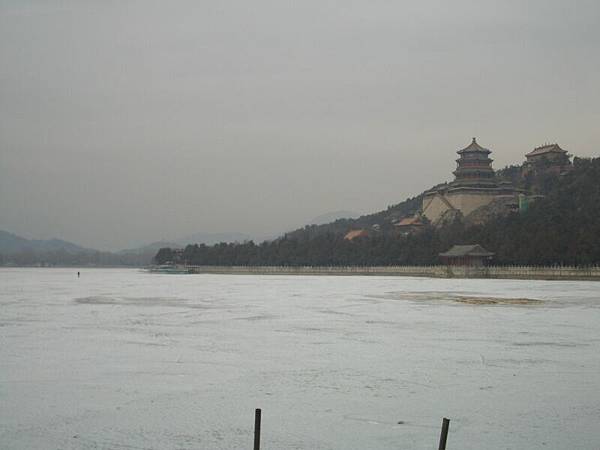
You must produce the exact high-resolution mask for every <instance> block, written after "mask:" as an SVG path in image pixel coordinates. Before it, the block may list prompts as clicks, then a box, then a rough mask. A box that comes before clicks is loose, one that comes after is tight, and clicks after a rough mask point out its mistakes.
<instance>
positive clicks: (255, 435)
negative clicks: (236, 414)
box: [254, 408, 261, 450]
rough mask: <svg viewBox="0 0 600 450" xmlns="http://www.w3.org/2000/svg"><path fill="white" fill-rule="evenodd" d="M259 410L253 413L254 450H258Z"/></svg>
mask: <svg viewBox="0 0 600 450" xmlns="http://www.w3.org/2000/svg"><path fill="white" fill-rule="evenodd" d="M260 412H261V411H260V408H256V411H255V412H254V450H260Z"/></svg>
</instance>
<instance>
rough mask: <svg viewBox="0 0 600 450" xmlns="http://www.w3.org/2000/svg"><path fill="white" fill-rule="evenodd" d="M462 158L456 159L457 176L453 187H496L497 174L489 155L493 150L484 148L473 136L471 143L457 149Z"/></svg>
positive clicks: (455, 173)
mask: <svg viewBox="0 0 600 450" xmlns="http://www.w3.org/2000/svg"><path fill="white" fill-rule="evenodd" d="M456 153H458V154H459V155H460V158H458V159H457V160H456V164H457V167H456V170H455V171H454V172H453V173H454V176H455V177H456V178H455V180H454V182H453V183H452V186H453V187H460V186H465V187H483V188H486V187H487V188H489V187H492V188H493V187H496V186H497V184H496V174H495V173H494V169H492V161H493V160H492V159H490V157H489V155H490V153H492V152H491V150H488V149H487V148H483V147H482V146H481V145H479V144H478V143H477V140H476V139H475V138H473V141H472V142H471V144H470V145H469V146H467V147H465V148H463V149H462V150H459V151H457V152H456Z"/></svg>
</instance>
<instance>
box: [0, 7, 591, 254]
mask: <svg viewBox="0 0 600 450" xmlns="http://www.w3.org/2000/svg"><path fill="white" fill-rule="evenodd" d="M598 23H600V4H599V3H598V2H595V1H577V2H574V3H570V2H564V1H527V2H517V1H509V2H506V1H503V2H471V1H457V2H452V3H451V4H450V3H448V2H442V1H424V2H423V1H421V2H384V1H375V2H354V1H349V2H343V3H337V2H327V1H325V2H323V1H320V2H316V1H313V0H307V1H305V2H302V3H297V2H285V1H278V2H274V1H273V2H267V1H258V2H251V3H237V4H234V3H231V4H229V3H227V4H226V3H224V2H214V3H213V2H191V1H189V2H169V3H168V4H167V3H163V2H154V1H143V2H142V1H130V2H85V1H83V2H81V1H79V2H45V1H16V0H15V1H10V0H4V1H0V98H1V99H2V101H1V102H0V207H1V211H2V214H1V215H0V229H2V230H6V231H9V232H13V233H16V234H18V235H22V236H24V237H28V238H36V239H46V238H52V237H56V238H61V239H65V240H68V241H72V242H76V243H78V244H80V245H83V246H86V247H92V248H98V249H107V250H115V249H122V248H131V247H134V246H137V245H141V244H145V243H149V242H153V241H159V240H161V239H165V240H169V239H173V238H177V237H181V236H186V235H191V234H194V233H197V232H207V233H217V232H240V233H247V234H249V235H253V236H265V237H266V236H269V235H273V234H277V233H280V232H283V231H286V230H290V229H293V228H295V227H297V226H301V225H303V224H305V223H307V221H309V220H310V219H311V218H312V217H316V216H319V215H321V214H325V213H328V212H330V211H338V210H351V211H357V212H359V213H368V212H375V211H378V210H381V209H385V208H386V207H387V206H388V205H391V204H395V203H398V202H400V201H402V200H404V199H405V198H407V197H411V196H414V195H417V194H419V193H420V192H422V191H423V190H425V189H427V188H429V187H431V186H432V185H433V184H436V183H438V182H442V181H446V180H451V179H452V175H451V172H452V170H453V169H454V167H455V163H454V160H455V159H456V153H455V152H456V150H458V149H460V148H462V147H464V146H466V145H468V143H469V142H470V140H471V138H472V137H473V136H476V137H477V139H478V142H479V143H480V144H481V145H483V146H484V147H488V148H490V149H491V150H492V152H493V153H492V155H491V157H492V158H493V159H494V160H495V161H494V167H495V168H496V169H498V168H501V167H503V166H505V165H507V164H516V163H521V162H522V161H523V160H524V154H525V153H527V152H528V151H530V150H531V149H533V148H534V147H536V146H539V145H541V144H544V143H545V142H558V143H559V144H560V145H561V146H562V147H563V148H564V149H566V150H568V151H569V152H570V153H572V154H575V155H578V156H598V153H599V149H600V135H599V133H598V123H600V106H599V105H600V89H598V86H597V84H598V73H600V58H598V54H600V29H599V27H598V26H597V24H598Z"/></svg>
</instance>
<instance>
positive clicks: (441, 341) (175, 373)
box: [0, 269, 600, 450]
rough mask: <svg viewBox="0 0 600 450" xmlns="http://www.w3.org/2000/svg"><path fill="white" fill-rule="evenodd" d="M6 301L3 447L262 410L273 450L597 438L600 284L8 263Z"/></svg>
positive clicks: (560, 445) (200, 428)
mask: <svg viewBox="0 0 600 450" xmlns="http://www.w3.org/2000/svg"><path fill="white" fill-rule="evenodd" d="M472 297H475V301H474V302H471V301H470V299H471V298H472ZM499 298H510V299H533V300H541V301H542V302H530V301H524V300H517V301H507V302H505V301H501V300H498V299H499ZM0 308H1V309H0V448H2V449H27V450H30V449H80V448H81V449H227V450H232V449H249V448H252V439H253V438H252V430H253V422H254V408H257V407H260V408H262V409H263V431H262V437H263V439H262V448H264V449H265V450H268V449H273V450H275V449H277V450H283V449H361V450H364V449H375V450H379V449H395V450H396V449H407V450H408V449H410V450H415V449H433V448H437V442H438V438H439V431H440V426H441V421H442V417H444V416H446V417H448V418H450V419H451V424H450V435H449V438H448V449H449V450H452V449H457V450H458V449H460V450H466V449H473V450H475V449H477V450H481V449H482V448H485V449H488V450H489V449H556V450H559V449H560V450H564V449H598V448H600V283H593V282H563V281H548V282H546V281H511V280H445V279H425V278H402V277H360V276H357V277H324V276H323V277H318V276H315V277H310V276H307V277H294V276H252V275H241V276H233V275H161V274H150V273H145V272H142V271H138V270H122V269H114V270H113V269H87V270H86V269H84V270H82V275H81V278H79V279H77V276H76V270H75V269H0ZM399 422H400V423H399Z"/></svg>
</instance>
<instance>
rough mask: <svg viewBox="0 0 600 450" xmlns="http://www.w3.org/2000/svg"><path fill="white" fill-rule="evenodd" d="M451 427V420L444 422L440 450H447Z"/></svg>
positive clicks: (444, 420)
mask: <svg viewBox="0 0 600 450" xmlns="http://www.w3.org/2000/svg"><path fill="white" fill-rule="evenodd" d="M449 427H450V419H446V418H445V417H444V419H443V420H442V434H440V446H439V450H446V440H447V439H448V428H449Z"/></svg>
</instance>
